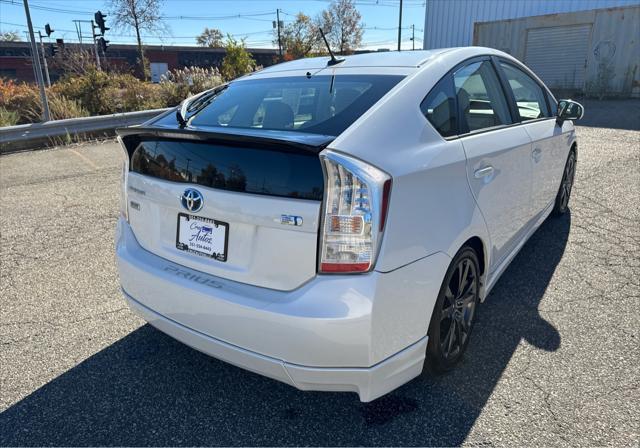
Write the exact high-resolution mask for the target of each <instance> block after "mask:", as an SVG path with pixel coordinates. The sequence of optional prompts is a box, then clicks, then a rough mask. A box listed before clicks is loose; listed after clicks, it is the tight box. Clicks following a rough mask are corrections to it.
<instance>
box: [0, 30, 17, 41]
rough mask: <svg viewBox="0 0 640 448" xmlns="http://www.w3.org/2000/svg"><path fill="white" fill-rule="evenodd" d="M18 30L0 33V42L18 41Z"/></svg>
mask: <svg viewBox="0 0 640 448" xmlns="http://www.w3.org/2000/svg"><path fill="white" fill-rule="evenodd" d="M21 40H22V39H20V32H19V31H5V32H2V33H0V42H20V41H21Z"/></svg>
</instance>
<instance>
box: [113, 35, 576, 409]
mask: <svg viewBox="0 0 640 448" xmlns="http://www.w3.org/2000/svg"><path fill="white" fill-rule="evenodd" d="M327 62H328V59H327V58H313V59H303V60H297V61H292V62H288V63H284V64H279V65H276V66H272V67H269V68H267V69H265V70H262V71H259V72H256V73H253V74H251V75H248V76H245V77H243V78H241V79H238V80H235V81H233V82H231V83H229V84H226V85H223V86H220V87H218V88H216V89H213V90H211V91H207V92H204V93H203V94H201V95H199V96H196V97H194V98H192V99H190V100H187V101H185V103H183V104H182V106H181V107H179V108H176V109H174V110H172V111H170V112H168V113H166V114H164V115H162V116H160V117H158V118H156V119H154V120H152V121H150V122H148V123H146V124H145V125H143V126H140V127H133V128H126V129H121V130H119V138H120V140H121V142H122V146H123V148H124V149H125V151H124V154H125V163H124V171H123V183H122V185H123V191H122V193H123V195H122V197H123V200H122V206H121V207H122V209H121V217H120V219H119V223H118V232H117V262H118V268H119V272H120V280H121V283H122V289H123V291H124V295H125V297H126V300H127V302H128V303H129V305H130V306H131V308H132V309H133V310H134V311H135V312H136V313H138V314H139V315H140V316H142V318H144V319H145V320H147V321H148V322H149V323H151V324H152V325H153V326H155V327H157V328H158V329H160V330H161V331H163V332H165V333H167V334H169V335H171V336H172V337H174V338H176V339H178V340H179V341H182V342H184V343H185V344H187V345H189V346H191V347H194V348H195V349H197V350H200V351H202V352H204V353H207V354H209V355H212V356H214V357H216V358H219V359H222V360H224V361H227V362H229V363H231V364H235V365H237V366H240V367H243V368H245V369H248V370H251V371H253V372H257V373H260V374H262V375H265V376H268V377H271V378H275V379H277V380H280V381H283V382H285V383H288V384H290V385H292V386H295V387H297V388H299V389H304V390H324V391H353V392H357V393H358V394H359V397H360V400H362V401H370V400H373V399H375V398H377V397H380V396H381V395H384V394H386V393H387V392H389V391H391V390H393V389H395V388H397V387H398V386H400V385H402V384H404V383H406V382H407V381H409V380H411V379H412V378H414V377H416V376H418V375H419V374H420V372H421V371H422V370H423V364H425V358H426V360H427V364H428V365H429V366H430V367H431V368H432V369H433V370H434V371H445V370H448V369H450V368H452V367H453V366H454V365H455V364H457V363H458V362H459V361H460V359H461V357H462V355H463V353H464V352H465V349H466V348H467V345H468V343H469V337H470V335H471V331H472V329H473V324H474V317H475V314H476V307H477V304H478V303H479V302H480V301H482V300H483V299H484V298H485V297H486V296H487V295H488V293H489V291H490V290H491V288H492V287H493V286H494V285H495V283H496V281H497V280H498V278H499V277H500V275H501V274H502V273H503V272H504V270H505V268H506V267H507V265H508V264H509V262H510V261H511V260H512V259H513V258H514V256H515V255H516V254H517V253H518V251H519V250H520V248H521V247H522V246H523V244H524V243H525V242H526V241H527V239H528V238H529V237H530V236H531V235H532V234H533V233H534V232H535V230H536V229H537V228H538V226H539V225H540V224H541V223H542V222H543V221H544V220H545V219H546V218H547V216H548V215H549V214H551V213H552V212H555V213H558V214H562V213H565V212H566V211H567V207H568V202H569V197H570V194H571V187H572V185H573V178H574V173H575V167H576V156H577V145H576V136H575V131H574V127H573V124H572V122H571V120H575V119H577V118H580V117H581V116H582V113H583V108H582V106H580V105H579V104H578V103H575V102H573V101H571V100H562V101H560V102H557V101H556V100H555V99H554V97H553V95H552V94H551V92H550V91H549V89H547V88H546V87H545V85H544V84H543V83H542V82H541V81H540V79H539V78H538V77H537V76H536V75H534V74H533V73H532V72H531V71H530V70H528V69H527V68H526V67H525V66H524V65H522V64H521V63H520V62H518V61H517V60H516V59H514V58H512V57H511V56H509V55H507V54H505V53H502V52H500V51H496V50H492V49H488V48H477V47H470V48H457V49H443V50H433V51H407V52H400V53H398V52H388V53H370V54H363V55H357V56H349V57H347V58H346V60H344V61H341V62H340V61H333V62H337V63H332V64H328V63H327ZM531 275H532V276H535V273H534V272H532V273H531ZM514 318H515V317H514ZM480 374H481V373H480Z"/></svg>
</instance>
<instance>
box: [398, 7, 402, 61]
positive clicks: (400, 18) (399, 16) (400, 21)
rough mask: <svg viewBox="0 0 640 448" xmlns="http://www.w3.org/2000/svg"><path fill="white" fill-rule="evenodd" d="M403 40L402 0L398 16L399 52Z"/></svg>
mask: <svg viewBox="0 0 640 448" xmlns="http://www.w3.org/2000/svg"><path fill="white" fill-rule="evenodd" d="M401 40H402V0H400V14H399V15H398V51H400V43H401Z"/></svg>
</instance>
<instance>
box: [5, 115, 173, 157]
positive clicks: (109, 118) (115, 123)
mask: <svg viewBox="0 0 640 448" xmlns="http://www.w3.org/2000/svg"><path fill="white" fill-rule="evenodd" d="M167 110H169V109H153V110H143V111H139V112H126V113H121V114H113V115H100V116H97V117H84V118H69V119H67V120H53V121H47V122H44V123H32V124H21V125H18V126H7V127H3V128H0V153H2V154H5V153H10V152H15V151H24V150H28V149H39V148H46V147H49V146H56V145H60V144H65V143H71V142H74V141H82V140H88V139H94V138H100V137H111V136H113V135H115V132H114V131H115V129H116V128H119V127H123V126H132V125H136V124H141V123H144V122H145V121H148V120H150V119H151V118H153V117H155V116H157V115H160V114H161V113H163V112H165V111H167Z"/></svg>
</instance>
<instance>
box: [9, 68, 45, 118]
mask: <svg viewBox="0 0 640 448" xmlns="http://www.w3.org/2000/svg"><path fill="white" fill-rule="evenodd" d="M0 107H2V108H4V109H6V110H7V111H9V112H12V113H13V114H15V115H17V117H18V119H17V123H16V124H23V123H32V122H34V121H40V117H41V115H42V106H41V104H40V96H39V92H38V87H37V86H35V85H32V84H27V83H24V82H22V83H16V82H13V81H11V80H4V79H1V78H0Z"/></svg>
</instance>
